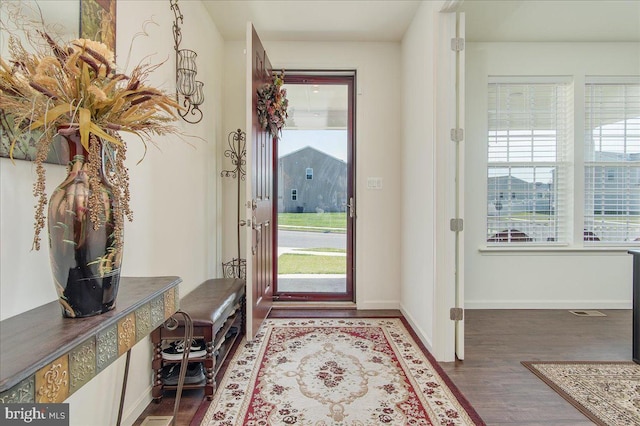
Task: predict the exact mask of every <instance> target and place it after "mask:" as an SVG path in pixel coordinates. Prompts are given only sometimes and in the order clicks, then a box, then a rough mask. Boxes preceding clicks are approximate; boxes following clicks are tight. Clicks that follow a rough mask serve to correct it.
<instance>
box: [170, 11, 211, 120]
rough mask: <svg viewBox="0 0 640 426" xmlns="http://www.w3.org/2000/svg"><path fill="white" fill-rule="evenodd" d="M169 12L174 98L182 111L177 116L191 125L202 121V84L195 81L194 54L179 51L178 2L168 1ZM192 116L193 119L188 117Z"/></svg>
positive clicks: (180, 15) (180, 14)
mask: <svg viewBox="0 0 640 426" xmlns="http://www.w3.org/2000/svg"><path fill="white" fill-rule="evenodd" d="M170 3H171V10H172V11H173V14H174V15H175V21H173V41H174V43H175V44H174V49H175V51H176V97H177V100H178V102H180V98H182V105H183V106H184V110H183V109H178V114H180V117H182V118H183V120H184V121H186V122H187V123H191V124H196V123H199V122H200V120H202V111H200V105H202V103H203V102H204V90H203V86H204V83H203V82H201V81H197V80H196V74H197V73H198V69H197V67H196V56H197V54H196V52H194V51H193V50H189V49H180V42H181V41H182V31H181V29H180V24H182V23H184V19H183V16H182V12H180V7H178V0H170ZM190 116H193V117H190Z"/></svg>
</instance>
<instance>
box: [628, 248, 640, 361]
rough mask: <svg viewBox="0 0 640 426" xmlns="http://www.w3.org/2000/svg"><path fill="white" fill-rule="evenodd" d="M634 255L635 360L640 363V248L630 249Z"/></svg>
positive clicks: (630, 252)
mask: <svg viewBox="0 0 640 426" xmlns="http://www.w3.org/2000/svg"><path fill="white" fill-rule="evenodd" d="M629 254H631V255H633V331H632V333H633V355H632V357H633V361H634V362H635V363H636V364H640V250H629Z"/></svg>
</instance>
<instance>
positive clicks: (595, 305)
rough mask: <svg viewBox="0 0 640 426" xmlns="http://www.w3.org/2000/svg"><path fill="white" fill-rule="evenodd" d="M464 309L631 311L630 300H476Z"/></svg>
mask: <svg viewBox="0 0 640 426" xmlns="http://www.w3.org/2000/svg"><path fill="white" fill-rule="evenodd" d="M464 308H465V309H631V300H477V301H469V300H465V302H464Z"/></svg>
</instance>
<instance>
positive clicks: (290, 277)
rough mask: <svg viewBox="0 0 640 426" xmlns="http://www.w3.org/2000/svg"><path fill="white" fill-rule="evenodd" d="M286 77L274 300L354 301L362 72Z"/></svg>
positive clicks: (289, 73)
mask: <svg viewBox="0 0 640 426" xmlns="http://www.w3.org/2000/svg"><path fill="white" fill-rule="evenodd" d="M284 83H285V84H284V87H285V89H286V90H287V98H288V101H289V118H288V119H287V123H286V126H285V127H284V128H283V131H282V137H281V138H280V139H279V140H278V141H277V144H276V157H277V165H276V174H275V181H276V187H277V189H276V193H277V203H275V205H274V210H275V211H274V219H275V222H276V224H277V227H276V242H275V246H276V247H277V250H278V259H277V262H276V263H275V267H276V280H275V291H274V300H279V301H347V302H353V301H354V261H353V259H354V256H353V254H354V244H353V241H354V238H353V236H354V226H353V225H354V220H355V194H354V190H353V188H354V185H353V176H354V160H353V159H354V146H355V142H354V141H355V137H354V128H355V126H354V117H355V115H354V110H355V102H354V99H355V97H354V86H355V72H351V71H334V72H332V71H293V70H287V71H286V72H285V78H284Z"/></svg>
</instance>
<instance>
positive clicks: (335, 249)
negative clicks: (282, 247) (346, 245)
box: [293, 247, 347, 253]
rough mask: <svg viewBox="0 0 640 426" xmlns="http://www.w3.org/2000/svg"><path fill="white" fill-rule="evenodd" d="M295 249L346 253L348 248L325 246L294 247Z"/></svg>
mask: <svg viewBox="0 0 640 426" xmlns="http://www.w3.org/2000/svg"><path fill="white" fill-rule="evenodd" d="M293 250H297V251H318V252H320V253H327V252H329V253H346V252H347V250H346V249H341V248H330V247H324V248H297V249H293Z"/></svg>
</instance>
